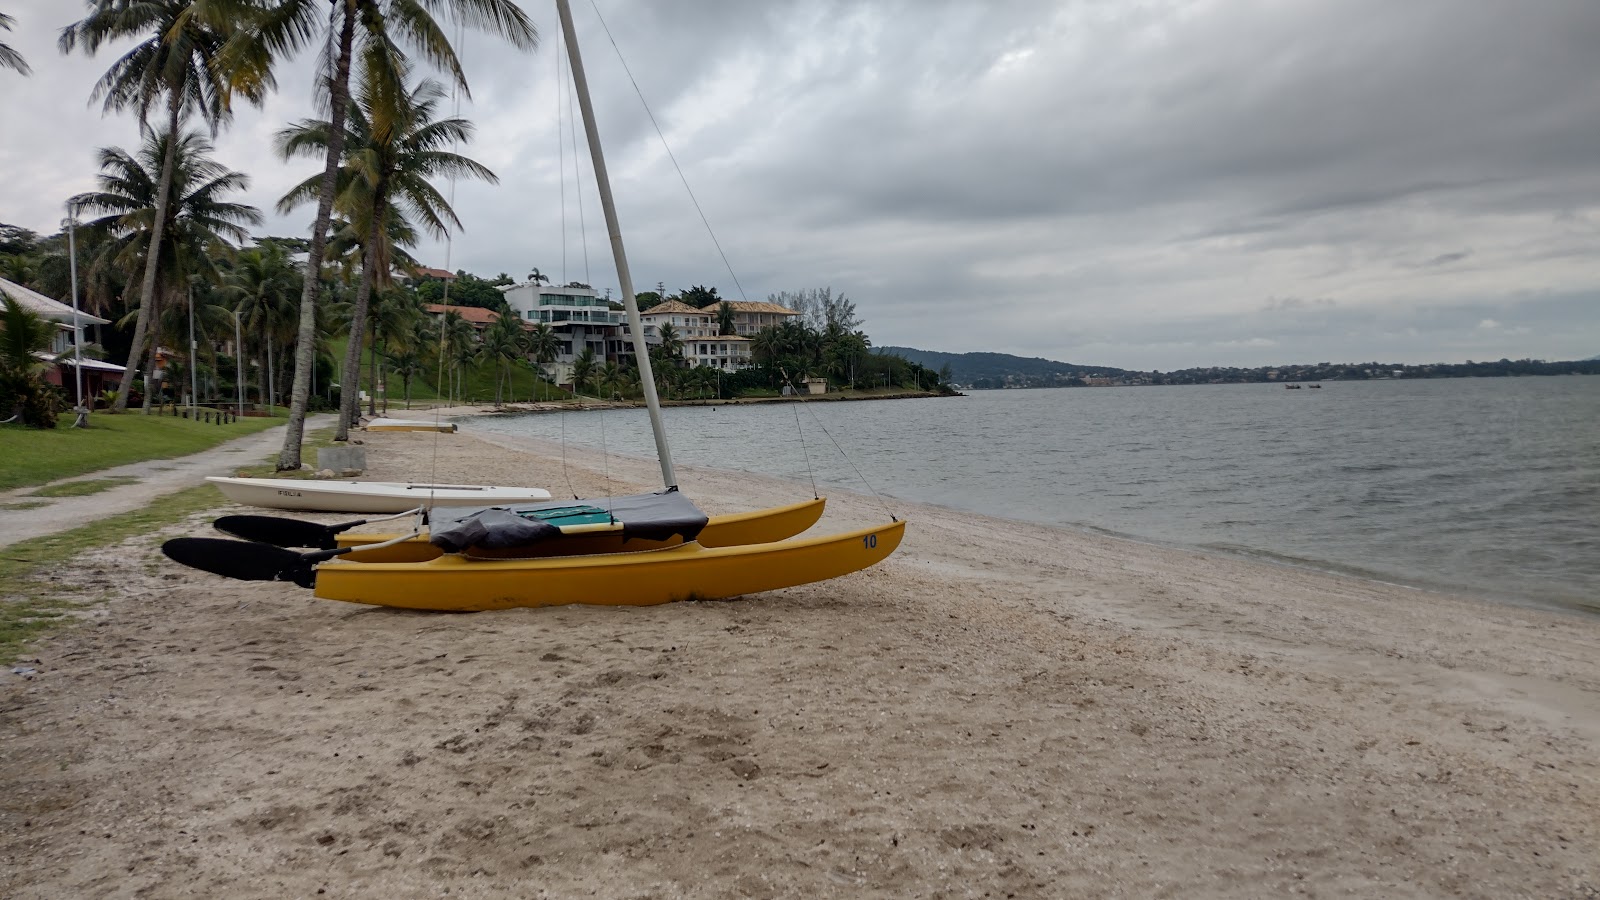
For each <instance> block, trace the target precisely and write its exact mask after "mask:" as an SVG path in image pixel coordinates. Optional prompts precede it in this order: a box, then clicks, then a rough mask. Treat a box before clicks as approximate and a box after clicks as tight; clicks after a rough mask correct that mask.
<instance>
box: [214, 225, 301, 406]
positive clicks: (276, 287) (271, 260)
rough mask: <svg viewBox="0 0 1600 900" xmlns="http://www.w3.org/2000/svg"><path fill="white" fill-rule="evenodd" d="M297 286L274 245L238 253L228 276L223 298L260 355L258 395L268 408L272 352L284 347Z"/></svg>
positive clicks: (295, 275)
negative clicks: (225, 297) (227, 301)
mask: <svg viewBox="0 0 1600 900" xmlns="http://www.w3.org/2000/svg"><path fill="white" fill-rule="evenodd" d="M299 286H300V273H299V272H298V271H296V270H295V266H294V263H293V262H291V261H290V259H289V254H288V252H287V251H286V250H284V248H283V246H282V245H280V244H277V243H275V242H263V243H262V244H260V245H259V246H256V247H252V248H251V249H249V250H245V251H243V252H241V253H240V254H239V256H238V259H237V260H236V261H235V263H234V266H233V271H231V272H230V273H229V274H228V281H227V288H226V293H227V297H228V299H229V300H231V301H232V303H233V309H234V312H235V313H237V314H238V316H239V319H240V322H241V323H242V324H243V327H244V329H245V330H246V331H247V332H248V334H249V336H250V337H249V339H250V341H251V342H253V343H254V344H255V345H256V347H257V349H259V350H260V351H261V352H262V354H263V358H262V360H261V362H262V363H263V365H262V368H261V374H262V376H263V377H264V381H262V383H261V384H260V385H259V394H260V396H261V400H262V402H263V403H265V404H267V405H268V406H270V405H272V398H273V397H274V396H275V394H276V392H275V390H274V388H275V387H276V386H277V385H276V384H275V377H274V376H275V374H276V371H275V370H276V366H275V363H276V359H275V358H274V354H273V349H274V348H275V347H276V346H280V345H281V346H287V345H288V338H289V337H290V335H289V334H287V333H286V332H287V331H288V329H287V328H286V326H288V325H290V324H292V321H293V319H292V314H293V312H294V297H295V293H294V292H295V289H296V288H298V287H299ZM240 352H243V348H240Z"/></svg>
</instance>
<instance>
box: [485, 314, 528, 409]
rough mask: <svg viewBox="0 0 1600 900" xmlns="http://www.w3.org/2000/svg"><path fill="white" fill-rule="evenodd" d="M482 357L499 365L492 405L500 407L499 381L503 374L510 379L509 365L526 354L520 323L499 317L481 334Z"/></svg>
mask: <svg viewBox="0 0 1600 900" xmlns="http://www.w3.org/2000/svg"><path fill="white" fill-rule="evenodd" d="M482 349H483V355H484V356H485V357H488V358H489V359H490V360H492V361H494V362H496V363H499V367H498V370H497V371H496V372H495V377H494V405H495V406H499V405H500V379H501V374H502V373H504V375H505V377H506V378H507V380H509V379H510V377H511V364H512V363H513V362H515V361H516V360H518V359H521V358H522V357H523V355H524V354H526V353H527V338H526V337H525V336H524V333H523V331H522V323H521V322H519V321H517V320H516V319H514V318H512V317H511V316H501V317H500V318H499V319H497V320H495V323H494V324H493V325H491V326H489V327H488V328H486V329H484V332H483V347H482Z"/></svg>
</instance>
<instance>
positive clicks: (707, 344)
mask: <svg viewBox="0 0 1600 900" xmlns="http://www.w3.org/2000/svg"><path fill="white" fill-rule="evenodd" d="M765 305H771V304H765ZM639 318H640V319H641V320H642V321H643V322H644V339H645V341H646V342H647V343H650V344H659V343H661V326H663V325H671V326H672V330H673V332H674V333H676V334H677V336H678V340H679V341H681V342H682V343H683V358H684V359H686V360H688V361H689V365H690V366H710V367H712V368H713V369H722V370H725V371H729V372H731V371H734V370H735V369H745V368H749V366H750V338H749V337H747V336H745V335H742V334H720V333H719V332H720V331H721V328H722V325H721V318H720V315H719V313H718V311H717V308H716V307H715V306H708V307H706V308H705V309H696V308H694V307H692V306H690V305H688V304H687V303H680V302H679V301H677V300H668V301H667V302H665V303H659V304H657V305H655V306H652V307H651V308H650V309H649V310H647V311H645V312H642V313H640V314H639Z"/></svg>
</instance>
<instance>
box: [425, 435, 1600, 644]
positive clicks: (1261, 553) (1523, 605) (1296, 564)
mask: <svg viewBox="0 0 1600 900" xmlns="http://www.w3.org/2000/svg"><path fill="white" fill-rule="evenodd" d="M513 415H515V414H513ZM475 416H476V414H473V413H468V412H460V413H459V414H456V415H455V418H457V419H469V418H474V417H475ZM474 436H475V437H477V438H479V439H482V440H487V441H490V442H491V443H492V442H494V438H496V437H505V438H509V439H511V440H513V441H516V440H527V441H528V442H529V446H534V447H538V448H539V450H540V452H543V453H545V454H548V455H551V456H554V457H557V458H559V457H560V455H561V446H560V444H559V443H556V442H553V441H548V440H545V439H542V438H537V437H532V436H528V437H526V438H524V437H523V436H519V435H505V434H503V433H499V432H490V433H474ZM508 446H510V445H508ZM571 447H581V448H582V449H583V450H584V451H587V452H595V453H598V452H600V451H601V449H602V448H600V447H598V446H593V445H587V444H573V445H571ZM569 449H570V447H569ZM607 452H608V453H609V454H610V455H612V456H617V457H623V458H627V459H631V460H634V461H640V462H648V463H651V464H653V463H654V457H653V456H651V457H644V456H637V455H630V454H628V453H626V452H622V451H617V450H608V451H607ZM725 471H728V472H730V473H736V474H738V475H741V476H751V477H760V476H759V473H754V472H748V471H745V470H737V469H728V470H725ZM647 483H648V482H647ZM794 483H795V484H796V485H797V486H801V485H802V484H803V483H802V482H798V481H796V482H794ZM895 499H896V501H897V502H902V503H907V504H924V505H929V506H934V507H937V508H938V509H941V510H947V511H949V512H951V513H954V514H959V515H969V516H983V517H986V518H992V519H996V520H998V521H1004V522H1011V523H1015V524H1018V525H1024V526H1030V527H1040V528H1053V529H1061V530H1063V531H1065V532H1067V533H1070V534H1085V535H1096V536H1100V537H1106V538H1111V539H1114V540H1124V541H1131V542H1134V543H1138V544H1143V545H1148V546H1150V547H1154V548H1162V549H1169V550H1176V551H1185V552H1192V553H1202V554H1208V555H1215V556H1218V557H1221V558H1226V559H1235V560H1242V561H1248V562H1253V563H1257V564H1262V565H1270V566H1282V567H1285V568H1290V569H1296V570H1300V571H1309V572H1315V573H1320V574H1325V575H1333V576H1338V577H1344V578H1355V579H1359V580H1364V581H1372V582H1374V583H1376V584H1380V585H1385V586H1391V587H1397V588H1406V589H1410V590H1418V591H1427V592H1430V593H1442V594H1452V595H1458V596H1461V597H1465V598H1469V599H1472V600H1475V601H1479V602H1484V603H1488V604H1491V605H1495V606H1507V607H1512V608H1518V609H1532V610H1538V611H1542V612H1551V613H1560V614H1566V615H1576V616H1579V617H1582V618H1590V619H1594V618H1595V617H1600V598H1596V599H1595V600H1593V601H1591V602H1587V603H1586V602H1585V601H1584V600H1582V599H1547V598H1535V597H1522V596H1516V595H1511V594H1496V593H1492V592H1489V591H1486V590H1475V589H1474V588H1473V587H1472V586H1471V585H1457V584H1449V583H1446V582H1441V581H1431V580H1429V579H1428V578H1426V577H1424V576H1415V577H1411V576H1406V575H1402V574H1394V573H1385V572H1378V571H1374V570H1368V569H1363V568H1360V567H1358V566H1348V565H1341V564H1340V563H1337V562H1332V561H1328V560H1320V559H1315V558H1310V557H1293V556H1288V555H1285V554H1280V553H1274V552H1271V551H1265V550H1255V549H1252V548H1248V547H1218V546H1207V545H1204V544H1184V543H1178V542H1172V541H1163V540H1159V539H1156V538H1150V537H1145V536H1143V535H1138V534H1131V533H1126V532H1119V531H1115V530H1112V529H1107V528H1101V527H1099V526H1096V525H1092V524H1087V523H1071V522H1049V521H1042V520H1034V519H1024V518H1017V517H1010V516H1004V515H998V514H993V513H987V512H984V511H982V510H975V509H965V508H962V507H958V506H950V505H946V504H941V503H936V502H933V501H928V500H912V499H901V498H895Z"/></svg>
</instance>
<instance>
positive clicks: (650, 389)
mask: <svg viewBox="0 0 1600 900" xmlns="http://www.w3.org/2000/svg"><path fill="white" fill-rule="evenodd" d="M556 11H557V12H558V13H560V15H561V33H562V35H563V36H564V37H565V38H566V41H567V60H568V61H569V62H571V64H572V86H573V87H574V88H575V89H576V90H577V92H578V109H579V110H580V111H581V112H582V113H583V132H584V134H585V135H586V136H587V137H588V139H589V157H590V159H592V160H593V162H594V180H595V184H596V185H598V186H599V188H600V207H601V208H602V209H603V210H605V214H606V230H607V231H608V232H610V233H611V257H612V259H614V260H615V261H616V263H617V280H618V281H619V282H620V283H621V285H622V305H623V306H624V307H625V308H626V309H627V310H628V331H629V332H630V334H631V335H632V337H633V355H634V358H635V359H637V360H638V361H639V384H640V386H641V387H643V388H644V402H645V405H646V406H648V407H649V408H650V430H651V431H653V432H655V438H656V456H657V458H659V459H660V460H661V480H662V483H664V484H665V485H666V487H667V490H677V488H678V478H677V476H676V475H674V474H673V472H672V450H671V448H669V447H668V446H667V429H666V426H664V425H663V424H662V422H661V398H660V397H657V396H656V379H655V373H654V372H652V371H651V368H650V347H649V345H648V344H646V343H645V339H644V322H643V320H642V319H640V318H639V304H638V302H637V301H635V300H634V299H633V277H632V276H631V275H630V274H629V273H628V255H627V253H625V252H624V251H623V249H622V228H621V226H619V225H618V224H617V207H616V204H615V203H613V202H612V200H611V179H610V178H609V177H607V175H606V159H605V155H604V154H602V153H601V152H600V131H599V129H597V128H596V127H595V124H594V107H593V105H592V104H590V102H589V82H588V80H587V79H586V78H584V76H583V58H582V57H581V56H580V55H579V54H578V36H577V34H576V33H575V32H574V31H573V28H572V10H571V8H570V7H569V6H568V5H567V0H556Z"/></svg>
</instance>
